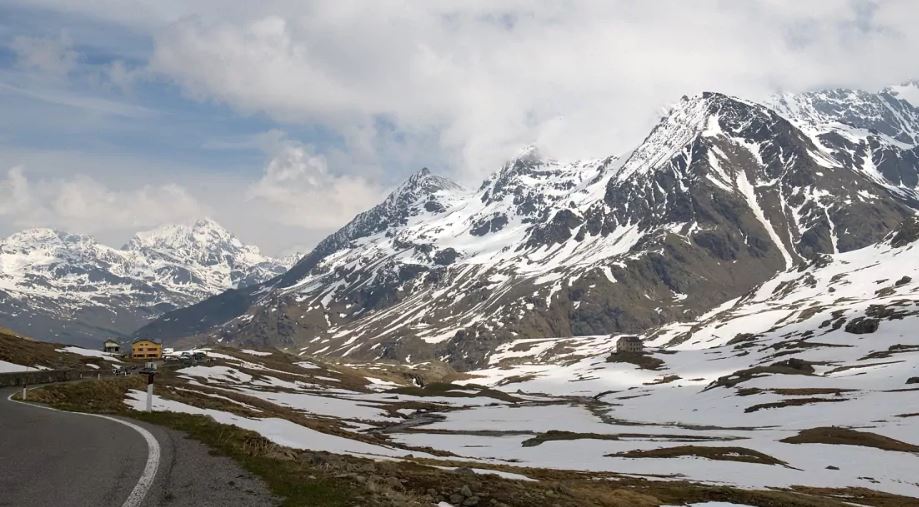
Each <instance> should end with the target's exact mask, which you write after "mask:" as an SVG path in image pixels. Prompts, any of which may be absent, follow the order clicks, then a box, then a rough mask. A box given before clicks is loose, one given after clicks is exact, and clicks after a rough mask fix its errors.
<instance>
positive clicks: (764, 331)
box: [398, 221, 919, 496]
mask: <svg viewBox="0 0 919 507" xmlns="http://www.w3.org/2000/svg"><path fill="white" fill-rule="evenodd" d="M917 240H919V223H917V222H916V221H910V222H907V223H906V224H905V225H904V227H902V228H901V229H900V230H898V231H897V232H896V233H894V234H891V235H890V236H889V237H888V238H887V239H886V240H885V241H884V242H882V243H879V244H877V245H872V246H869V247H866V248H863V249H859V250H855V251H851V252H846V253H840V254H834V255H827V256H824V257H821V258H820V259H817V260H815V261H814V262H813V263H811V264H810V265H808V266H802V267H799V268H795V269H790V270H787V271H783V272H781V273H779V274H778V275H776V276H775V277H773V278H772V279H770V280H769V281H767V282H765V283H763V284H761V285H760V286H758V287H756V288H755V289H754V290H752V291H750V293H748V294H747V295H745V296H743V297H741V298H738V299H736V300H733V301H731V302H729V303H727V304H725V305H723V306H722V307H721V308H719V309H717V310H715V311H712V312H711V313H710V314H708V315H706V316H704V317H703V318H701V319H699V320H696V321H690V322H686V323H678V324H669V325H666V326H663V327H661V328H659V329H656V330H650V331H649V332H648V333H647V334H646V335H645V336H644V338H645V339H646V342H645V343H646V345H648V346H649V348H648V352H647V355H648V356H649V357H652V358H654V359H657V360H659V361H660V365H659V366H657V367H654V368H653V369H647V368H639V367H638V366H636V365H635V364H631V363H629V362H623V361H621V360H618V359H614V360H612V361H610V360H608V359H607V358H608V356H609V355H610V352H611V351H612V350H613V348H614V344H615V337H612V338H610V337H607V336H596V337H579V338H567V339H564V338H562V339H531V340H520V341H516V342H511V343H508V344H505V345H503V346H502V347H500V348H499V350H498V351H497V352H496V353H495V354H493V355H492V356H491V357H490V363H491V367H490V368H488V369H484V370H480V371H473V372H470V373H471V374H472V375H473V376H474V377H473V378H471V379H469V380H467V381H464V382H469V383H477V384H486V385H491V386H495V387H497V388H499V389H503V390H506V391H507V392H508V393H518V394H519V393H543V394H545V395H546V396H558V397H563V399H566V400H568V402H567V405H568V406H558V405H552V404H549V405H543V406H534V407H519V408H515V407H502V406H496V407H491V408H482V409H478V410H467V411H457V412H449V413H447V414H446V415H447V417H446V419H445V420H443V421H439V422H436V423H434V424H431V425H427V426H423V427H420V428H418V427H416V428H413V431H412V433H407V434H405V435H403V436H402V437H400V438H399V439H398V440H399V441H400V442H402V443H405V444H411V445H418V446H424V445H432V446H434V447H435V448H439V449H446V450H453V451H456V452H461V453H463V454H464V455H469V454H472V455H474V456H477V457H480V458H482V459H485V458H486V457H487V458H489V459H496V460H515V461H517V462H520V463H523V464H524V465H527V466H554V467H571V468H575V469H585V470H615V471H620V472H622V471H628V472H629V473H636V474H650V475H661V474H667V473H677V474H681V475H682V476H685V477H687V478H689V479H696V480H708V481H712V480H715V481H719V482H720V481H723V482H725V483H728V484H740V485H744V486H747V487H762V486H774V487H784V486H788V485H791V484H811V485H814V484H820V485H823V486H828V487H839V486H860V487H866V488H870V489H880V490H883V491H889V492H892V493H899V494H906V495H909V496H917V495H919V482H917V481H916V479H915V477H916V475H915V473H916V470H919V457H917V456H916V455H915V453H910V452H902V451H896V450H890V449H879V448H874V447H870V446H866V445H865V444H850V445H842V444H841V443H835V444H833V443H831V442H826V443H792V442H787V441H785V440H786V439H788V438H790V437H795V436H796V435H798V433H799V432H801V431H803V430H809V429H813V428H825V427H831V426H834V427H839V428H844V429H851V430H855V431H859V432H867V433H873V434H875V435H880V436H882V437H887V438H891V439H894V440H898V441H900V442H906V443H907V444H912V445H919V433H917V432H916V429H915V417H917V416H919V413H917V411H916V410H915V408H916V407H919V394H917V392H919V391H917V390H916V388H915V384H916V383H919V339H917V337H916V335H915V332H914V330H915V328H916V326H917V324H919V297H917V295H919V255H916V253H917V249H919V241H917ZM646 364H648V363H646ZM584 400H589V401H587V402H585V401H584ZM563 413H564V414H565V416H561V414H563ZM426 429H430V430H431V431H430V433H427V432H426ZM485 429H487V430H488V431H490V432H492V434H493V435H494V436H487V435H483V436H481V437H476V438H475V441H474V444H475V445H474V446H472V445H470V444H471V443H472V442H471V441H470V439H469V437H463V436H460V435H461V434H463V433H465V434H468V433H469V432H474V431H476V430H485ZM502 430H503V431H507V432H508V433H509V434H508V435H502V434H501V432H502ZM527 430H529V431H532V432H534V433H540V432H541V433H544V432H548V431H551V430H558V431H568V432H574V433H580V434H581V436H573V437H569V438H566V439H562V440H559V441H556V442H546V443H543V444H542V445H540V446H539V447H538V449H539V451H535V450H534V449H532V448H528V447H527V446H522V445H521V443H522V441H523V440H526V439H528V438H531V435H527V434H525V433H526V431H527ZM445 432H447V434H449V432H456V435H454V436H449V437H447V436H445ZM510 432H523V433H524V434H523V435H522V436H516V435H512V434H510ZM626 434H627V435H629V436H628V437H626V436H625V435H626ZM597 435H609V436H610V437H611V438H610V440H600V438H602V437H597ZM612 437H616V438H612ZM687 441H691V442H692V443H693V445H702V446H731V447H741V448H746V449H753V450H756V451H759V452H762V453H764V454H766V455H768V456H772V457H775V458H777V459H779V460H781V461H783V462H785V463H787V464H788V466H776V465H771V466H768V465H762V464H749V463H742V462H740V463H738V462H735V463H730V464H728V463H723V462H718V461H714V460H706V459H698V458H697V459H692V458H669V459H663V458H650V457H648V458H623V457H615V456H613V457H611V456H610V454H614V453H622V452H628V451H633V450H636V449H638V450H653V449H659V448H667V447H676V446H680V445H686V442H687Z"/></svg>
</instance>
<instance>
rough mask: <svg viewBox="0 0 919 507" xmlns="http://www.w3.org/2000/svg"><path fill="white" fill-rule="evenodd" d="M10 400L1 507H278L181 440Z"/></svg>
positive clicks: (4, 420) (241, 476)
mask: <svg viewBox="0 0 919 507" xmlns="http://www.w3.org/2000/svg"><path fill="white" fill-rule="evenodd" d="M14 392H16V389H0V506H2V507H7V506H9V507H13V506H15V507H38V506H64V505H66V506H74V507H78V506H87V507H90V506H92V507H106V506H118V507H152V506H159V505H168V506H170V507H181V506H208V505H214V506H235V505H246V506H250V505H251V506H262V505H264V506H269V505H278V504H279V503H280V502H279V501H278V499H276V498H273V497H272V496H271V494H270V493H269V492H268V490H267V488H266V487H265V485H264V483H262V482H261V481H260V480H259V479H257V478H255V477H253V476H252V475H251V474H249V473H247V472H245V471H244V470H243V469H242V468H240V467H239V466H238V465H237V464H236V463H235V462H234V461H232V460H230V459H228V458H225V457H218V456H211V455H210V453H209V452H208V449H207V447H205V446H204V445H202V444H201V443H199V442H197V441H193V440H190V439H187V438H185V436H184V435H183V434H182V433H179V432H176V431H173V430H169V429H166V428H161V427H158V426H154V425H148V424H145V423H140V422H137V421H133V420H130V419H121V418H119V420H118V421H116V420H112V419H113V418H103V417H98V416H92V415H86V414H76V413H71V412H61V411H56V410H50V409H47V408H44V407H40V406H34V405H28V404H23V403H17V402H14V401H10V400H9V399H8V397H9V396H10V395H11V394H13V393H14ZM119 421H121V422H119ZM147 439H150V440H151V442H148V441H147ZM151 472H152V473H151Z"/></svg>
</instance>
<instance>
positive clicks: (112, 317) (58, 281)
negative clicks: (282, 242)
mask: <svg viewBox="0 0 919 507" xmlns="http://www.w3.org/2000/svg"><path fill="white" fill-rule="evenodd" d="M284 271H285V266H283V265H282V264H281V263H280V262H279V261H276V260H274V259H271V258H269V257H265V256H263V255H261V254H260V253H259V251H258V249H257V248H255V247H253V246H249V245H244V244H242V243H241V242H240V241H239V239H237V238H236V237H235V236H233V235H232V234H230V233H229V232H227V231H226V230H225V229H223V228H222V227H220V226H219V225H218V224H217V223H216V222H214V221H212V220H201V221H198V222H196V223H195V224H194V225H192V226H184V225H169V226H164V227H161V228H158V229H155V230H152V231H147V232H142V233H138V234H137V235H136V236H134V237H133V238H132V239H131V240H130V241H129V242H128V243H127V244H126V245H125V246H124V248H122V249H116V248H112V247H109V246H106V245H102V244H100V243H98V242H96V240H95V239H94V238H92V237H90V236H82V235H75V234H68V233H64V232H59V231H54V230H51V229H29V230H25V231H22V232H19V233H16V234H13V235H11V236H10V237H8V238H5V239H3V240H2V241H0V306H2V308H3V309H4V312H3V319H2V321H3V325H6V326H8V327H10V328H13V329H18V330H20V331H22V332H27V333H30V334H32V335H35V336H40V337H43V338H46V339H64V338H67V339H69V340H76V341H78V342H79V341H86V340H90V341H92V339H100V338H104V337H107V336H109V335H115V336H118V335H121V336H124V335H126V334H128V333H130V332H131V331H133V330H134V329H136V328H137V327H139V326H140V325H142V324H143V323H144V322H145V321H146V320H148V319H150V318H152V317H155V316H157V315H159V314H161V313H163V312H165V311H168V310H172V309H175V308H177V307H181V306H186V305H189V304H192V303H195V302H197V301H199V300H201V299H204V298H206V297H208V296H212V295H215V294H218V293H221V292H223V291H225V290H227V289H230V288H236V287H239V286H246V285H250V284H253V283H258V282H262V281H265V280H267V279H269V278H272V277H274V276H277V275H279V274H281V273H283V272H284ZM87 343H88V342H87Z"/></svg>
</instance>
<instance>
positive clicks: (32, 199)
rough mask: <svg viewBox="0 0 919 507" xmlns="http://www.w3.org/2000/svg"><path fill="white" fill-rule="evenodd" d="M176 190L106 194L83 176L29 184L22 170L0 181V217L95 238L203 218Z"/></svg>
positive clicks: (170, 187)
mask: <svg viewBox="0 0 919 507" xmlns="http://www.w3.org/2000/svg"><path fill="white" fill-rule="evenodd" d="M207 211H208V210H207V208H205V207H203V206H201V205H200V204H199V203H198V202H197V201H196V200H195V199H194V198H193V197H192V196H191V195H190V194H189V193H188V191H187V190H185V189H184V188H182V187H180V186H177V185H168V184H167V185H160V186H150V185H145V186H142V187H140V188H133V189H127V190H118V189H112V188H109V187H107V186H105V185H104V184H102V183H100V182H98V181H96V180H94V179H92V178H90V177H88V176H82V175H77V176H73V177H71V178H57V179H40V180H30V179H29V178H28V176H27V175H26V173H25V171H24V170H23V168H22V167H13V168H12V169H10V170H9V171H8V172H7V174H6V177H5V178H2V179H0V218H2V219H3V220H4V221H6V222H9V223H12V224H13V225H14V226H16V227H38V226H43V227H53V228H57V229H63V230H67V231H79V232H85V233H96V232H101V231H111V230H137V229H139V228H143V227H151V226H155V225H159V224H163V223H173V222H185V221H188V220H191V219H194V218H197V217H201V216H205V215H206V214H207Z"/></svg>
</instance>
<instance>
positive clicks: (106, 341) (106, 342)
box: [105, 338, 121, 345]
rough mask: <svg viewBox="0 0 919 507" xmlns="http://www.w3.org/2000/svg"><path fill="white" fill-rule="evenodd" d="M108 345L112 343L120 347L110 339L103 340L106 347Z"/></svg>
mask: <svg viewBox="0 0 919 507" xmlns="http://www.w3.org/2000/svg"><path fill="white" fill-rule="evenodd" d="M109 343H114V344H115V345H121V344H120V343H118V342H116V341H115V340H112V339H111V338H110V339H108V340H105V344H106V345H108V344H109Z"/></svg>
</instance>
